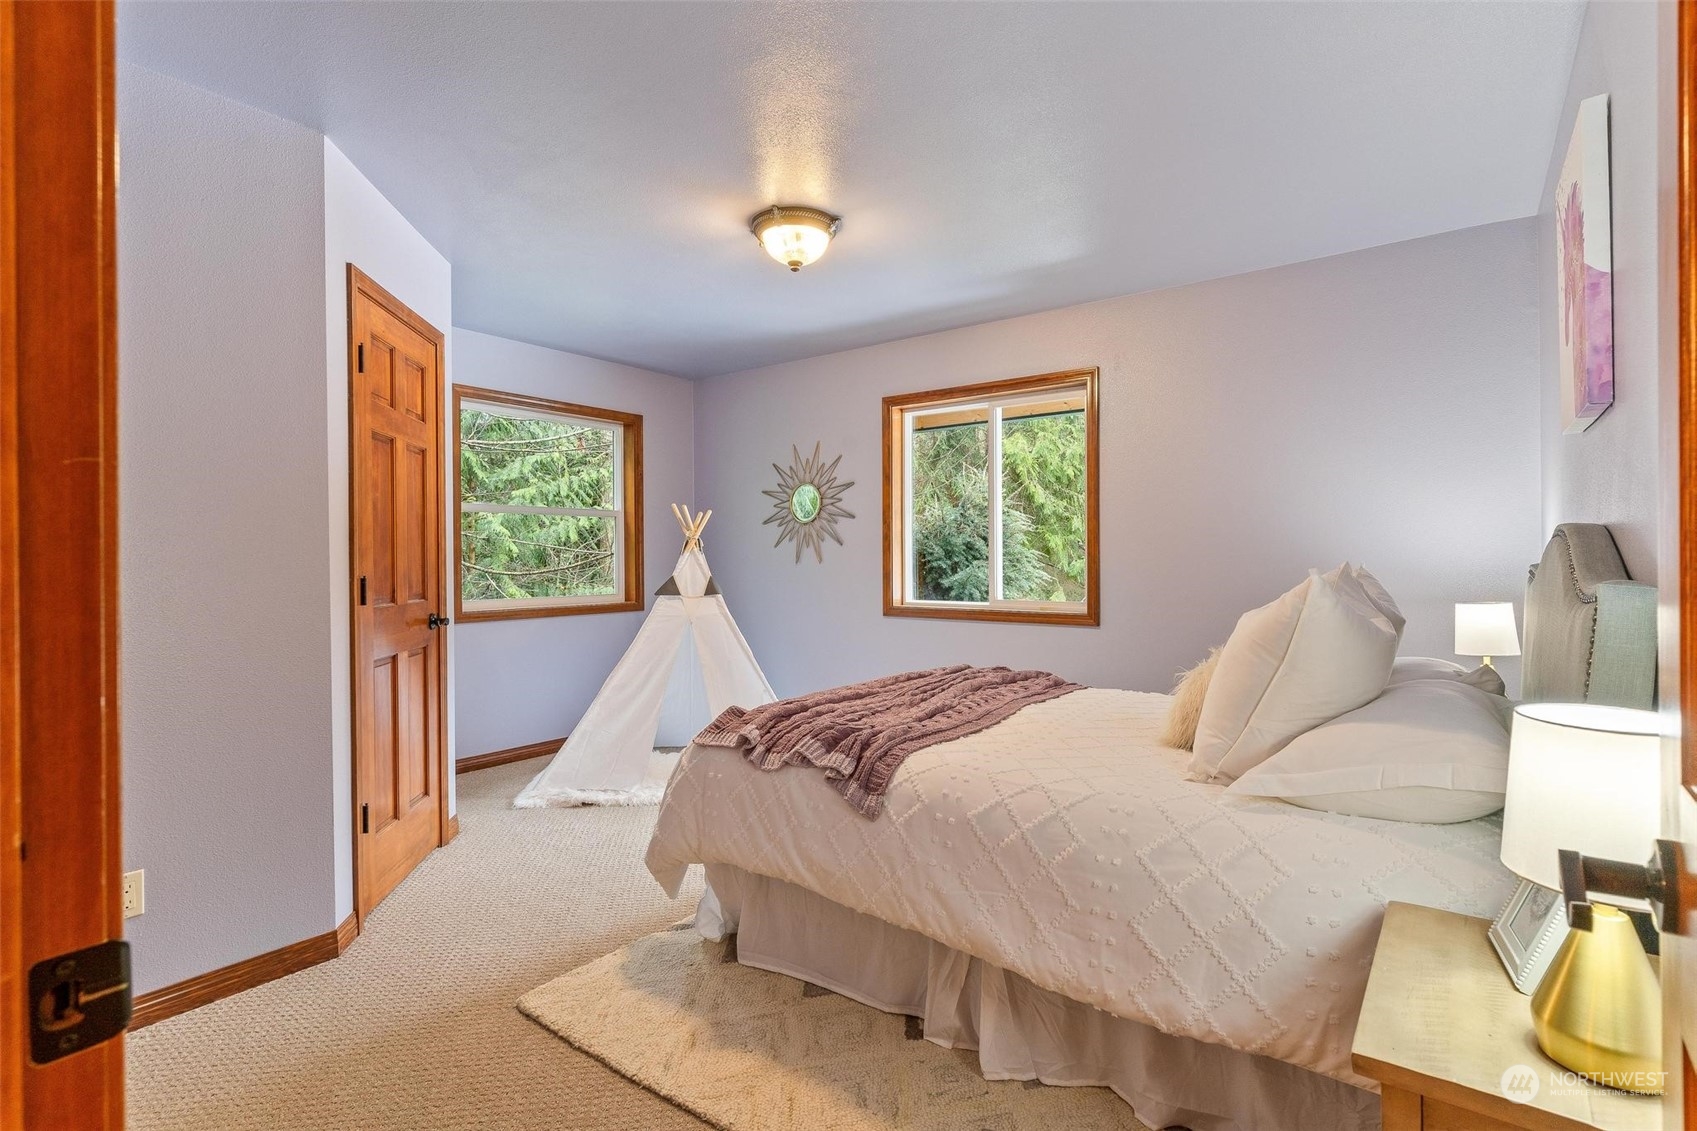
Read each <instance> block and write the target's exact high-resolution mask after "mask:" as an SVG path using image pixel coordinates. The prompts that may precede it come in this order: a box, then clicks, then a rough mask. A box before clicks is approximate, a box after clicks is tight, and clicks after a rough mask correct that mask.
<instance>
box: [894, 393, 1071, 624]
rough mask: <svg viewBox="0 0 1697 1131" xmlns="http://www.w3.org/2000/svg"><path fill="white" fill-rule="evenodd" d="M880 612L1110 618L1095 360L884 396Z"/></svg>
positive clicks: (1050, 620) (1040, 620)
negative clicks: (1101, 576) (1102, 577)
mask: <svg viewBox="0 0 1697 1131" xmlns="http://www.w3.org/2000/svg"><path fill="white" fill-rule="evenodd" d="M884 458H885V467H884V531H885V560H884V613H885V615H886V616H917V617H952V618H955V619H960V620H991V621H1016V622H1026V623H1032V624H1085V625H1094V624H1098V623H1100V613H1099V605H1098V600H1097V597H1098V576H1097V575H1098V572H1099V571H1098V569H1097V550H1096V545H1097V544H1096V525H1097V523H1096V516H1097V511H1098V499H1097V489H1096V482H1097V478H1096V370H1094V369H1079V370H1073V371H1070V372H1066V373H1047V374H1043V375H1041V376H1038V377H1021V378H1018V379H1015V380H1012V381H995V382H991V383H990V384H985V385H968V386H963V387H960V388H954V389H939V390H936V391H934V392H929V393H911V394H907V395H904V396H897V397H886V398H885V399H884Z"/></svg>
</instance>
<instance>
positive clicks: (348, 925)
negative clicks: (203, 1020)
mask: <svg viewBox="0 0 1697 1131" xmlns="http://www.w3.org/2000/svg"><path fill="white" fill-rule="evenodd" d="M358 934H359V923H358V920H357V919H356V918H355V917H354V916H352V915H349V916H348V917H347V918H346V919H343V920H342V922H341V923H340V924H339V925H338V926H337V927H336V929H335V930H334V931H326V932H324V933H323V934H322V935H314V936H312V937H311V938H309V939H302V940H301V941H300V942H298V943H290V944H289V945H288V946H285V947H279V948H278V949H276V950H272V951H267V952H266V953H264V954H256V955H254V956H253V957H252V958H245V959H243V960H242V961H240V962H232V963H231V964H230V965H228V966H224V967H220V968H219V969H217V970H212V971H209V972H208V973H205V974H201V975H200V976H199V977H195V978H189V979H187V980H186V981H182V982H178V983H177V984H176V985H172V986H166V987H165V988H164V989H160V990H154V991H153V992H152V993H146V994H142V995H141V996H140V997H138V998H136V1001H135V1011H134V1013H133V1014H132V1015H131V1017H130V1029H131V1030H132V1031H133V1030H136V1029H140V1028H143V1027H145V1026H148V1025H151V1024H153V1023H154V1022H155V1021H163V1020H165V1019H166V1018H167V1017H175V1016H176V1015H177V1014H179V1013H187V1012H188V1011H189V1010H191V1009H199V1008H200V1007H201V1006H203V1005H210V1004H211V1003H212V1002H215V1001H217V1000H218V999H220V998H226V997H229V996H230V995H231V994H239V993H241V992H242V991H243V990H251V989H253V987H255V986H263V985H264V984H265V983H266V982H270V981H274V980H276V979H278V978H281V977H284V976H285V975H288V974H294V973H297V972H299V971H301V970H305V969H306V968H307V967H309V966H316V965H318V964H319V963H320V962H328V961H329V960H330V959H332V958H335V957H337V956H338V955H340V954H341V953H342V952H344V951H345V950H347V949H348V947H349V945H350V944H352V943H353V941H354V938H355V937H356V936H357V935H358Z"/></svg>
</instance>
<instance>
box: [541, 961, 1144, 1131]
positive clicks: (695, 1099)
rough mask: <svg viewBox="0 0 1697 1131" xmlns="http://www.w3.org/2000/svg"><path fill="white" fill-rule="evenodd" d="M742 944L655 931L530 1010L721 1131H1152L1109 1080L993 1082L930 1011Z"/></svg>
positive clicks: (561, 984)
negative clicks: (905, 1013) (937, 1040)
mask: <svg viewBox="0 0 1697 1131" xmlns="http://www.w3.org/2000/svg"><path fill="white" fill-rule="evenodd" d="M734 947H735V940H734V939H733V940H732V941H731V942H730V943H728V944H721V943H709V942H704V941H703V940H702V939H701V937H700V936H699V935H697V934H696V933H695V932H694V931H693V930H688V929H674V930H672V931H669V932H663V933H661V934H655V935H648V936H647V937H645V938H642V939H638V940H637V941H636V942H634V943H632V944H631V945H630V946H628V947H625V948H624V949H623V950H618V951H615V952H613V953H612V954H609V955H608V956H607V957H605V958H602V959H598V960H597V961H595V962H591V963H590V964H589V965H587V966H581V967H579V968H578V969H576V970H573V971H572V972H571V973H569V974H564V975H561V976H560V977H558V978H555V979H554V980H553V981H552V982H549V983H547V984H546V985H544V986H540V987H538V988H537V989H534V990H532V991H531V992H530V993H528V994H526V995H525V996H524V997H523V998H521V999H519V1003H518V1006H519V1009H520V1010H521V1011H523V1012H524V1013H525V1015H526V1016H528V1017H530V1018H531V1019H532V1020H534V1021H536V1022H538V1023H540V1024H541V1025H543V1026H544V1027H545V1028H547V1029H550V1030H552V1031H553V1032H554V1033H555V1034H557V1035H558V1036H560V1037H562V1038H564V1039H565V1040H566V1041H568V1042H569V1043H570V1044H572V1045H574V1046H576V1047H577V1048H579V1049H582V1050H583V1051H584V1052H586V1053H588V1054H590V1055H591V1056H593V1057H595V1058H597V1059H598V1060H600V1061H601V1062H602V1063H604V1064H606V1065H607V1066H608V1067H610V1068H612V1069H613V1070H614V1071H615V1072H618V1073H619V1074H621V1075H623V1076H625V1077H627V1078H628V1079H630V1080H633V1081H635V1082H636V1083H638V1084H641V1085H642V1086H643V1087H645V1088H647V1089H649V1090H650V1091H653V1092H656V1093H658V1094H659V1095H662V1096H664V1097H666V1098H667V1099H669V1100H671V1101H672V1102H673V1103H676V1104H678V1105H679V1106H681V1107H683V1108H686V1109H688V1110H689V1111H691V1112H694V1113H695V1114H696V1115H698V1116H700V1117H701V1118H702V1119H704V1120H706V1121H707V1122H709V1123H711V1124H713V1125H714V1126H716V1127H720V1128H723V1129H724V1131H792V1129H795V1128H802V1129H805V1131H839V1129H840V1131H890V1129H894V1128H900V1129H903V1131H921V1129H923V1131H1029V1129H1032V1128H1044V1129H1053V1131H1062V1129H1065V1131H1074V1129H1077V1131H1083V1129H1090V1131H1098V1129H1100V1131H1148V1129H1147V1128H1145V1127H1144V1125H1143V1124H1142V1123H1140V1122H1139V1121H1138V1120H1137V1117H1136V1116H1134V1115H1133V1114H1132V1112H1131V1108H1130V1107H1129V1106H1127V1105H1126V1104H1125V1103H1124V1101H1122V1100H1121V1099H1120V1098H1119V1097H1118V1096H1115V1095H1114V1094H1113V1093H1112V1092H1110V1091H1108V1090H1107V1089H1105V1088H1052V1087H1048V1086H1045V1085H1042V1084H1037V1083H1034V1082H1033V1083H1020V1082H1012V1081H990V1080H985V1079H984V1078H983V1077H982V1076H980V1075H979V1074H978V1054H977V1053H976V1052H968V1051H965V1050H951V1049H945V1048H941V1047H940V1046H938V1045H934V1044H932V1043H931V1042H929V1041H926V1040H924V1039H922V1038H923V1033H922V1032H921V1031H920V1025H919V1022H918V1020H917V1019H914V1018H907V1017H897V1016H892V1015H891V1014H888V1013H883V1012H880V1011H879V1010H876V1009H872V1008H870V1007H868V1006H864V1005H861V1004H860V1003H859V1002H856V1001H851V1000H850V999H848V998H845V997H841V996H839V995H837V994H834V993H831V992H830V991H829V990H825V989H822V988H820V987H818V986H812V985H809V984H808V983H805V982H799V981H796V980H795V979H794V978H787V977H785V976H783V975H782V974H771V973H767V972H766V971H763V970H755V969H752V968H750V967H747V966H743V965H740V964H738V963H737V962H736V961H735V949H734ZM562 1114H565V1113H562Z"/></svg>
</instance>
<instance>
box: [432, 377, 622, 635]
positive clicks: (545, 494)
mask: <svg viewBox="0 0 1697 1131" xmlns="http://www.w3.org/2000/svg"><path fill="white" fill-rule="evenodd" d="M454 415H455V416H456V417H457V418H458V420H459V429H460V430H459V442H458V444H457V445H456V454H457V456H458V462H459V469H460V471H459V484H458V492H459V508H460V557H459V616H460V619H462V620H495V619H504V618H509V617H535V616H559V615H561V614H565V613H606V612H626V611H632V610H637V609H641V608H642V607H643V604H644V601H643V594H642V417H640V416H636V415H633V414H631V413H624V412H612V411H609V410H607V409H599V408H585V407H584V406H582V405H575V404H564V403H562V402H560V401H548V400H542V399H541V398H539V397H526V396H519V395H517V394H514V393H498V392H494V391H492V390H489V389H472V388H467V387H464V386H459V385H456V386H454Z"/></svg>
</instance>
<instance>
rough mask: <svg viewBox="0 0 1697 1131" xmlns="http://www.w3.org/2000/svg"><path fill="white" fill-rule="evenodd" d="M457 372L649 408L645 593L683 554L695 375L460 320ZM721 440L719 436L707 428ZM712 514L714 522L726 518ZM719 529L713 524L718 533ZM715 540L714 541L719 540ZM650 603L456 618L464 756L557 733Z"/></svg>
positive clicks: (469, 381)
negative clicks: (679, 511)
mask: <svg viewBox="0 0 1697 1131" xmlns="http://www.w3.org/2000/svg"><path fill="white" fill-rule="evenodd" d="M451 372H452V373H453V378H454V380H455V381H456V382H457V383H459V384H462V385H476V386H481V387H483V388H487V389H502V390H504V391H507V392H513V393H529V394H531V395H532V396H538V397H551V398H553V399H555V400H563V401H571V402H573V403H576V404H588V405H595V406H596V407H599V408H612V409H619V410H620V411H623V412H637V413H641V414H642V418H643V419H642V442H643V449H642V454H643V488H644V491H643V495H644V498H643V503H644V507H645V509H646V512H647V524H646V530H645V537H644V540H643V556H644V565H645V569H646V572H647V578H646V580H645V581H644V583H643V586H642V590H643V592H644V593H645V594H647V593H651V592H652V591H653V590H654V589H655V588H657V587H658V586H659V585H660V583H661V582H662V581H664V580H665V578H666V576H667V575H668V574H669V573H670V572H671V569H672V565H673V563H674V562H676V561H677V557H678V549H679V546H680V544H681V541H682V538H681V536H680V535H679V533H678V527H677V523H676V522H674V521H673V520H672V512H671V504H673V503H689V504H690V505H692V506H693V505H695V502H696V495H695V491H694V487H693V484H694V467H693V459H694V449H695V442H694V435H695V433H694V415H693V413H694V394H695V387H694V386H693V385H691V384H690V382H688V381H685V380H682V379H680V378H677V377H667V376H665V375H664V374H660V373H652V372H649V371H648V370H646V369H633V368H631V367H630V366H628V365H617V364H615V363H613V362H609V361H597V360H595V359H594V358H588V357H580V356H579V355H577V354H571V353H562V352H560V351H559V350H553V349H545V348H543V347H542V346H532V345H526V344H525V343H523V342H514V341H510V340H508V339H506V338H496V337H491V336H490V335H488V334H478V333H474V332H473V331H470V330H464V329H461V330H455V331H454V343H453V358H452V363H451ZM704 439H705V442H708V443H711V442H713V437H711V436H708V437H705V438H704ZM718 522H719V520H718V518H717V516H715V517H714V519H713V523H714V526H715V527H717V526H718ZM709 537H710V538H711V537H712V535H711V534H710V535H709ZM714 544H715V545H717V542H716V541H715V542H714ZM642 618H643V614H642V613H594V614H586V615H582V616H567V617H533V618H527V619H523V620H508V621H480V622H473V623H468V624H460V625H456V626H455V627H454V629H453V649H454V653H455V675H456V681H455V685H454V704H455V723H454V728H455V733H456V748H457V751H458V754H459V756H460V757H470V756H471V755H474V754H485V753H488V752H489V751H492V750H505V749H509V748H511V747H514V746H523V745H527V744H529V743H532V742H540V741H542V740H543V739H548V738H559V737H560V736H562V735H565V734H568V733H570V731H571V729H572V727H574V726H576V725H577V720H578V717H579V716H580V715H582V714H583V711H584V709H585V708H586V707H588V706H589V701H590V699H591V698H593V697H594V695H595V692H596V690H597V689H599V688H600V686H601V681H602V680H604V679H606V678H607V673H609V672H611V671H612V670H613V665H614V664H616V663H618V660H619V657H620V656H622V655H623V654H624V651H625V649H626V648H627V647H629V645H630V642H631V640H632V638H633V637H635V636H636V630H637V628H638V627H639V626H640V625H641V624H642Z"/></svg>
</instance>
